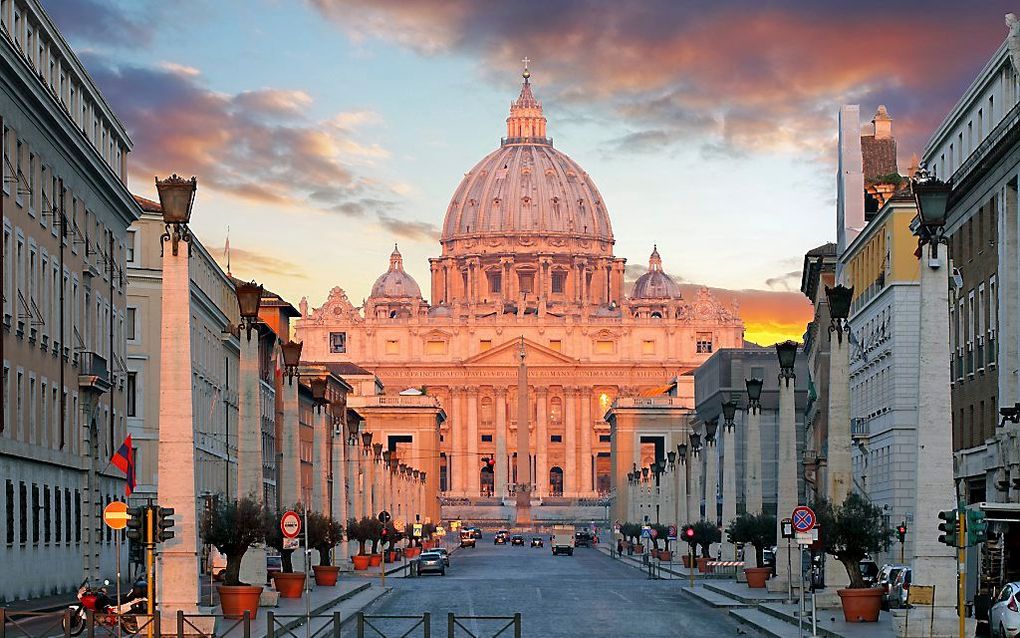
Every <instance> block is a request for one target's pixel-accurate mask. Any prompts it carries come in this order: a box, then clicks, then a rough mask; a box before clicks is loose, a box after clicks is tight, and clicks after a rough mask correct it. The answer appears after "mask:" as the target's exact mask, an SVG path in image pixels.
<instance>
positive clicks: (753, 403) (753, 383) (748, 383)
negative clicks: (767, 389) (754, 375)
mask: <svg viewBox="0 0 1020 638" xmlns="http://www.w3.org/2000/svg"><path fill="white" fill-rule="evenodd" d="M763 384H764V381H762V380H761V379H744V386H745V387H746V388H747V409H748V410H750V411H751V414H757V413H758V411H759V410H761V387H762V385H763Z"/></svg>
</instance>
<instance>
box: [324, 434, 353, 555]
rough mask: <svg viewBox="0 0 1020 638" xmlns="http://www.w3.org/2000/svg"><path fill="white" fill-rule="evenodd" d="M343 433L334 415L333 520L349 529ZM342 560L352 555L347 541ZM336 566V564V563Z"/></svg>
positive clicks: (330, 438)
mask: <svg viewBox="0 0 1020 638" xmlns="http://www.w3.org/2000/svg"><path fill="white" fill-rule="evenodd" d="M345 436H346V433H344V431H343V421H341V420H340V418H339V417H338V416H337V415H333V428H332V429H331V431H330V436H329V444H330V445H331V446H332V448H333V495H332V496H333V518H335V519H337V520H338V521H340V524H341V525H343V526H344V527H347V518H348V517H349V516H350V509H349V507H348V503H347V467H346V466H347V454H346V450H345V448H346V444H345V440H344V437H345ZM340 547H341V552H342V553H341V554H340V558H341V559H342V560H346V559H347V557H348V556H350V553H349V552H348V544H347V541H346V540H345V541H344V542H343V543H342V544H341V545H340ZM334 564H336V563H334Z"/></svg>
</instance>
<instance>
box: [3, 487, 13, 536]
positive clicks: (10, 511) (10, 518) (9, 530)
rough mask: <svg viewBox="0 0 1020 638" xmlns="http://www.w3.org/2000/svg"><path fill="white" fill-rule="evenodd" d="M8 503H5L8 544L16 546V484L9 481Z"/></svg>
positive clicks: (5, 491)
mask: <svg viewBox="0 0 1020 638" xmlns="http://www.w3.org/2000/svg"><path fill="white" fill-rule="evenodd" d="M4 493H5V496H6V498H7V502H6V503H5V505H4V507H5V514H6V518H7V521H6V522H7V544H8V545H13V544H14V482H13V481H11V480H10V479H7V485H6V489H5V490H4Z"/></svg>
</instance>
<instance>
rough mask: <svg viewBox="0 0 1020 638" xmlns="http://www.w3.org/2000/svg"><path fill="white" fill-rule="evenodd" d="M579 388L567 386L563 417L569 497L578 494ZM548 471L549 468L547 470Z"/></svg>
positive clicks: (565, 482)
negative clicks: (577, 434) (577, 435)
mask: <svg viewBox="0 0 1020 638" xmlns="http://www.w3.org/2000/svg"><path fill="white" fill-rule="evenodd" d="M578 395H579V392H578V389H577V388H575V387H570V388H565V396H564V397H563V403H564V404H565V405H564V418H563V455H564V458H565V462H564V468H563V495H564V496H567V497H571V498H573V497H575V496H577V437H576V436H575V434H576V433H577V416H578V409H577V402H578ZM547 471H548V470H547Z"/></svg>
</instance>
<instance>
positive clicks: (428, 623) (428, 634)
mask: <svg viewBox="0 0 1020 638" xmlns="http://www.w3.org/2000/svg"><path fill="white" fill-rule="evenodd" d="M421 620H422V622H423V623H425V631H424V634H423V637H424V638H432V614H430V613H429V612H425V613H424V614H422V615H421ZM337 638H340V637H339V636H337Z"/></svg>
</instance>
